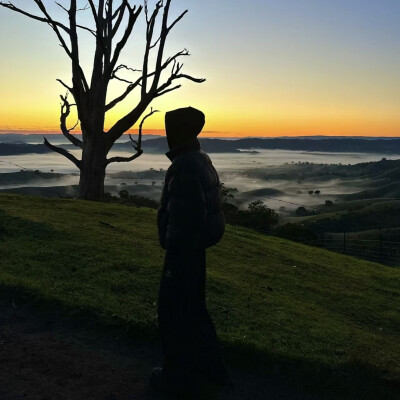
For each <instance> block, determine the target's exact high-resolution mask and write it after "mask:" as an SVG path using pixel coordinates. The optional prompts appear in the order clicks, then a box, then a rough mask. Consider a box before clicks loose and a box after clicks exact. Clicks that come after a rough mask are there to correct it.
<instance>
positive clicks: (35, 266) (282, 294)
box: [0, 194, 400, 399]
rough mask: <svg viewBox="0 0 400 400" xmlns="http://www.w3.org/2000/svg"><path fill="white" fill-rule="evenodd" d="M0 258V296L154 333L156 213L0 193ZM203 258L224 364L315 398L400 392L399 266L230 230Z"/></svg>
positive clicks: (144, 334) (137, 333)
mask: <svg viewBox="0 0 400 400" xmlns="http://www.w3.org/2000/svg"><path fill="white" fill-rule="evenodd" d="M0 254H1V258H0V291H1V293H2V294H3V295H4V296H10V294H12V296H22V295H24V296H29V298H30V299H31V301H32V303H33V304H36V305H37V306H38V307H41V308H44V309H46V308H48V309H49V310H50V309H54V308H55V307H57V308H61V309H62V310H63V311H64V312H65V313H68V315H70V316H71V315H73V316H75V317H76V318H81V317H82V316H85V318H86V319H88V318H89V319H90V318H92V319H94V320H96V321H100V323H101V324H102V325H104V327H113V326H119V327H121V326H123V327H124V328H126V330H127V331H128V332H129V333H130V335H131V336H132V338H133V339H134V338H138V337H141V338H147V339H146V340H153V339H155V338H157V320H156V310H157V308H156V301H157V292H158V283H159V278H160V273H161V267H162V262H163V256H164V251H163V250H162V249H161V248H160V246H159V244H158V239H157V231H156V212H155V210H151V209H147V208H136V207H127V206H121V205H116V204H104V203H93V202H85V201H79V200H65V199H48V198H38V197H28V196H21V195H14V194H0ZM207 262H208V268H209V269H208V282H207V285H208V305H209V310H210V313H211V315H212V317H213V319H214V321H215V324H216V327H217V330H218V334H219V336H220V338H221V341H222V343H223V345H224V347H225V352H226V353H227V354H228V355H229V360H231V362H236V363H242V364H243V366H246V368H255V367H257V368H259V369H262V370H264V371H265V374H269V373H270V372H271V371H273V370H274V371H276V370H277V369H278V370H279V371H280V372H279V373H280V374H281V375H283V376H284V377H285V379H287V382H288V384H290V385H294V386H296V387H298V390H299V391H300V390H302V391H306V392H310V393H315V394H317V395H319V396H321V397H318V398H332V399H333V398H341V399H344V398H346V399H353V398H354V399H355V398H360V399H361V398H362V399H378V398H379V399H396V398H400V397H399V393H400V391H399V390H400V341H399V336H400V269H395V268H390V267H386V266H383V265H380V264H376V263H372V262H367V261H363V260H359V259H355V258H352V257H349V256H344V255H340V254H336V253H333V252H328V251H324V250H321V249H316V248H312V247H307V246H305V245H301V244H298V243H294V242H290V241H286V240H282V239H279V238H276V237H268V236H264V235H261V234H257V233H255V232H254V231H252V230H249V229H245V228H240V227H232V226H227V229H226V233H225V235H224V237H223V240H222V241H221V242H220V243H219V244H218V245H217V246H215V247H213V248H211V249H209V250H208V251H207ZM244 368H245V367H244Z"/></svg>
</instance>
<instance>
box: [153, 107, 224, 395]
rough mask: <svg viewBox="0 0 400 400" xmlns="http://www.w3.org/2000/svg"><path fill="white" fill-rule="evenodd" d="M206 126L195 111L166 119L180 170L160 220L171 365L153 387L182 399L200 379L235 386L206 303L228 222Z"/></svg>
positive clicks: (168, 181) (163, 321) (163, 318)
mask: <svg viewBox="0 0 400 400" xmlns="http://www.w3.org/2000/svg"><path fill="white" fill-rule="evenodd" d="M204 123H205V117H204V114H203V113H202V112H201V111H199V110H196V109H195V108H192V107H187V108H181V109H178V110H174V111H170V112H168V113H166V116H165V127H166V134H167V141H168V146H169V149H170V151H169V152H167V153H166V156H167V157H168V158H169V159H170V160H171V161H172V164H171V166H170V167H169V168H168V171H167V173H166V177H165V184H164V187H163V191H162V195H161V205H160V207H159V209H158V213H157V225H158V235H159V241H160V244H161V246H162V247H163V248H164V249H165V250H166V253H165V259H164V267H163V273H162V277H161V284H160V292H159V302H158V322H159V327H160V334H161V342H162V347H163V351H164V357H165V358H164V364H163V369H160V368H158V369H157V368H156V369H154V370H153V373H152V382H153V384H154V385H157V384H159V383H160V382H163V383H164V384H166V387H167V389H168V391H169V392H170V393H172V394H173V395H174V396H177V395H181V394H183V395H188V394H189V395H190V393H193V392H195V391H196V389H197V387H198V383H199V377H200V375H203V376H206V377H207V378H209V379H210V380H212V381H214V382H215V383H219V384H221V385H226V384H230V379H229V377H228V373H227V371H226V369H225V366H224V363H223V361H222V357H221V351H220V347H219V344H218V340H217V335H216V332H215V328H214V325H213V323H212V321H211V318H210V316H209V314H208V311H207V308H206V301H205V283H206V248H207V247H210V246H213V245H215V244H216V243H218V242H219V241H220V239H221V238H222V236H223V234H224V229H225V220H224V215H223V213H222V197H221V187H220V182H219V177H218V174H217V171H216V170H215V168H214V166H213V165H212V162H211V160H210V158H209V157H208V155H207V154H206V153H204V152H203V151H201V149H200V142H199V140H198V139H197V135H198V134H199V133H200V132H201V130H202V128H203V126H204ZM157 382H158V383H157ZM174 398H177V397H174Z"/></svg>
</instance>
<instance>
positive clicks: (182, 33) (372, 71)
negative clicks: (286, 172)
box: [0, 0, 400, 137]
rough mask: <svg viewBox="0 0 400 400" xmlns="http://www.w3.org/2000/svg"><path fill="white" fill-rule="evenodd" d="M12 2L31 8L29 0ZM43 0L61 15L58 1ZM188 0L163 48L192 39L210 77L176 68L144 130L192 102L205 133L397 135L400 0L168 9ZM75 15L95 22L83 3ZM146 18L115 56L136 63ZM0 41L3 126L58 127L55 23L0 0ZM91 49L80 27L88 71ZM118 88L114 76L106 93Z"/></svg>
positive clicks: (289, 0) (114, 116) (192, 62)
mask: <svg viewBox="0 0 400 400" xmlns="http://www.w3.org/2000/svg"><path fill="white" fill-rule="evenodd" d="M132 2H133V3H134V1H132ZM13 3H14V4H15V5H16V6H19V7H21V8H24V9H27V10H30V11H35V7H36V5H35V4H34V2H33V1H27V0H15V1H13ZM44 3H45V4H46V5H47V6H48V9H49V11H50V12H51V13H52V15H53V16H54V18H55V19H59V20H65V14H64V13H63V11H62V10H61V8H59V7H58V6H56V5H55V2H54V1H52V0H45V1H44ZM61 3H62V4H63V5H67V4H68V3H69V2H68V0H61ZM80 3H81V5H82V6H83V5H84V4H85V1H84V0H81V2H80ZM136 3H140V1H139V2H136ZM149 4H150V6H151V5H153V4H154V1H153V2H152V1H149ZM185 9H188V10H189V13H188V14H187V15H186V16H185V18H184V19H183V20H182V21H181V22H180V23H179V24H178V25H176V27H175V28H174V30H173V31H172V32H171V34H170V37H169V38H168V45H167V53H166V54H174V53H175V52H177V51H179V50H181V49H183V48H187V49H188V50H189V51H190V53H191V56H190V57H187V58H185V59H184V63H185V65H184V72H186V73H188V74H191V75H193V76H196V77H202V78H206V82H205V83H202V84H196V83H193V82H190V81H184V80H183V81H182V88H181V89H179V90H178V91H174V92H172V93H169V94H166V95H165V96H163V97H160V98H159V99H157V100H155V101H154V103H153V104H152V106H153V107H154V108H156V109H158V110H160V113H158V114H155V115H154V116H152V118H151V119H149V120H148V121H146V125H145V128H146V129H147V132H149V133H151V132H153V133H162V132H163V128H164V123H163V120H164V115H165V112H166V111H168V110H171V109H174V108H179V107H186V106H189V105H190V106H192V107H196V108H199V109H201V110H202V111H203V112H204V113H205V114H206V126H205V128H204V131H203V133H202V136H204V137H205V136H211V137H212V136H216V137H223V136H227V137H234V136H297V135H301V136H304V135H338V136H343V135H350V136H364V135H365V136H400V24H399V23H398V21H399V19H400V1H399V0H334V1H333V0H246V1H238V0H230V1H225V0H219V1H215V0H201V1H200V0H173V1H172V9H171V18H173V17H174V16H177V15H178V14H179V12H180V11H183V10H185ZM80 18H81V22H82V23H88V24H90V23H91V22H90V12H89V11H85V12H81V13H80ZM143 18H144V16H143V15H142V19H141V20H140V22H139V23H138V25H137V26H136V27H135V29H134V32H133V34H132V36H131V39H130V42H129V44H128V46H127V47H126V49H125V51H124V53H123V57H122V58H121V63H124V64H127V65H128V66H130V67H133V68H140V65H141V57H142V56H141V54H142V51H143V44H144V28H145V25H144V21H143ZM0 50H1V55H2V56H1V62H0V68H1V69H0V133H5V132H13V131H17V132H24V133H31V132H33V133H34V132H57V131H58V125H59V113H60V110H59V108H60V99H59V95H60V94H65V90H64V89H63V88H62V87H61V86H60V85H59V83H58V82H56V79H57V78H61V79H63V80H64V81H65V82H70V79H71V73H70V64H69V60H68V57H67V56H66V54H65V53H64V51H63V49H62V48H61V47H60V46H59V45H58V42H57V39H56V37H55V35H54V33H53V31H52V30H51V28H50V27H49V26H47V25H45V24H42V23H40V22H37V21H32V20H30V19H28V18H26V17H24V16H22V15H19V14H16V13H13V12H11V11H10V10H7V9H2V8H0ZM92 54H93V42H92V40H91V38H90V35H89V34H82V35H81V58H82V64H83V68H84V70H85V72H86V73H87V75H89V74H90V66H91V57H92ZM124 76H125V77H126V78H127V79H129V78H130V77H131V78H134V77H136V76H137V75H133V74H132V75H129V74H125V75H124ZM123 89H124V84H122V83H120V82H115V83H113V85H112V87H111V88H110V92H109V98H110V99H111V98H113V97H115V96H116V95H118V94H119V93H121V92H122V91H123ZM136 102H137V97H136V95H135V94H133V95H132V96H130V97H128V98H127V99H126V100H125V102H124V103H123V104H121V105H120V106H119V107H116V108H115V109H114V110H112V111H110V112H109V113H108V115H107V119H106V129H108V128H109V127H110V126H112V124H113V123H115V122H116V121H117V120H118V119H119V118H121V117H122V116H124V115H125V114H126V113H127V112H129V110H130V109H132V108H133V107H134V106H135V104H136ZM75 122H76V119H75V115H71V118H70V121H69V124H70V126H73V125H74V124H75ZM135 128H137V127H133V129H135Z"/></svg>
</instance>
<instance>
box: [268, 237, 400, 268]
mask: <svg viewBox="0 0 400 400" xmlns="http://www.w3.org/2000/svg"><path fill="white" fill-rule="evenodd" d="M268 234H270V235H272V236H277V237H281V238H284V239H289V240H295V241H297V242H301V243H304V244H307V245H309V246H315V247H320V248H324V249H326V250H330V251H334V252H337V253H342V254H347V255H351V256H354V257H357V258H362V259H365V260H370V261H376V262H379V263H381V264H385V265H389V266H395V267H400V242H396V241H389V240H383V239H355V238H351V237H349V236H348V234H346V233H345V232H343V233H342V234H336V236H339V237H336V238H331V237H323V236H322V237H321V238H320V239H312V240H307V239H306V240H300V239H299V238H293V237H289V236H285V235H281V234H279V233H277V232H274V231H273V230H271V231H269V232H268Z"/></svg>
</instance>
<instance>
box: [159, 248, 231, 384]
mask: <svg viewBox="0 0 400 400" xmlns="http://www.w3.org/2000/svg"><path fill="white" fill-rule="evenodd" d="M205 286H206V250H205V249H200V250H196V251H190V252H187V251H183V250H167V251H166V254H165V259H164V267H163V273H162V277H161V284H160V292H159V301H158V323H159V328H160V335H161V343H162V347H163V351H164V357H165V359H164V373H165V377H166V379H167V382H168V384H169V386H170V388H171V389H172V390H177V391H187V390H192V389H193V388H195V387H196V386H197V384H198V377H199V374H200V373H201V374H203V375H205V376H207V377H209V378H211V379H213V378H215V379H218V378H219V377H220V376H222V375H224V374H225V375H227V373H226V370H225V366H224V364H223V361H222V357H221V350H220V346H219V344H218V339H217V335H216V332H215V327H214V324H213V322H212V320H211V318H210V315H209V314H208V311H207V308H206V299H205Z"/></svg>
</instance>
